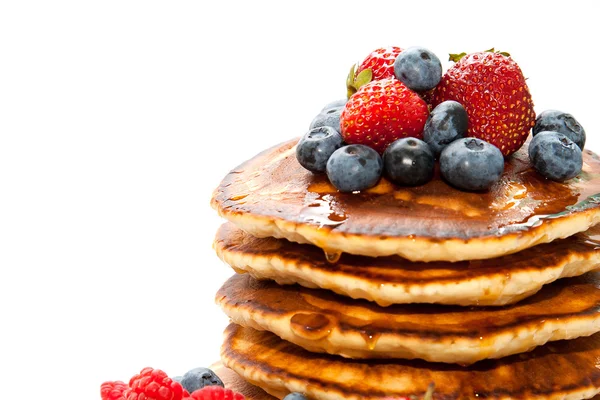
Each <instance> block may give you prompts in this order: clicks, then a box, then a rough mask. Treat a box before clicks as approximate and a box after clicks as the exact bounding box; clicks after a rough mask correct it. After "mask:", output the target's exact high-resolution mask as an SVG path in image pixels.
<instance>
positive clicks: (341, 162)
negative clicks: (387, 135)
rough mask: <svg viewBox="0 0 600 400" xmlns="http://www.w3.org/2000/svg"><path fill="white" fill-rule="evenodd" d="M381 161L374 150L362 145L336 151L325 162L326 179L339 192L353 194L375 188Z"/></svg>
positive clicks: (380, 169)
mask: <svg viewBox="0 0 600 400" xmlns="http://www.w3.org/2000/svg"><path fill="white" fill-rule="evenodd" d="M382 170H383V161H382V160H381V156H380V155H379V153H377V152H376V151H375V150H373V149H372V148H370V147H367V146H365V145H362V144H353V145H349V146H344V147H342V148H339V149H337V150H336V151H335V152H334V153H333V154H332V155H331V157H330V158H329V161H327V177H328V178H329V181H330V182H331V183H332V184H333V186H335V187H336V188H337V189H338V190H339V191H340V192H355V191H358V190H364V189H368V188H370V187H372V186H375V185H376V184H377V182H378V181H379V178H381V172H382Z"/></svg>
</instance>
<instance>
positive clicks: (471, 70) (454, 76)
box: [433, 49, 535, 157]
mask: <svg viewBox="0 0 600 400" xmlns="http://www.w3.org/2000/svg"><path fill="white" fill-rule="evenodd" d="M450 60H452V61H456V63H455V64H454V65H453V66H452V67H451V68H449V69H448V71H447V72H446V74H444V76H443V77H442V80H441V81H440V83H439V84H438V86H437V87H436V89H435V92H434V94H433V106H436V105H438V104H440V103H442V102H443V101H446V100H454V101H457V102H459V103H460V104H462V105H463V106H464V107H465V109H466V111H467V114H468V116H469V128H468V131H467V136H473V137H476V138H479V139H482V140H484V141H486V142H488V143H491V144H493V145H494V146H496V147H498V148H499V149H500V151H501V152H502V154H503V155H504V156H505V157H506V156H509V155H511V154H512V153H514V152H515V151H517V150H518V149H519V148H521V146H522V145H523V143H525V140H527V137H528V136H529V131H530V130H531V128H532V127H533V126H534V124H535V112H534V110H533V102H532V100H531V94H530V93H529V88H528V87H527V83H526V82H525V77H524V76H523V73H522V72H521V69H520V68H519V66H518V65H517V63H516V62H515V61H514V60H513V59H512V58H511V57H510V56H509V55H508V54H507V53H497V52H493V49H491V51H487V52H479V53H473V54H464V53H461V54H459V55H456V56H451V58H450Z"/></svg>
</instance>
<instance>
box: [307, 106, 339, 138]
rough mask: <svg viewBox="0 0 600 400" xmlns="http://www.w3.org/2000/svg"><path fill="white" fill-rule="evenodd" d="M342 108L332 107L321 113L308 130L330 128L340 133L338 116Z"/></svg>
mask: <svg viewBox="0 0 600 400" xmlns="http://www.w3.org/2000/svg"><path fill="white" fill-rule="evenodd" d="M343 110H344V107H343V106H342V107H333V108H329V109H327V110H324V111H321V112H320V113H319V114H318V115H317V116H316V117H315V118H314V119H313V120H312V122H311V123H310V127H309V129H313V128H318V127H319V126H330V127H332V128H333V129H335V130H336V131H338V132H339V131H340V114H341V113H342V111H343Z"/></svg>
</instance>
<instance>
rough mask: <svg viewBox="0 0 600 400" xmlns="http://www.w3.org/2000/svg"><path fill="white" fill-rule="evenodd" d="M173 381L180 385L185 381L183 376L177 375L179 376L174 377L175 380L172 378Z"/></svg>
mask: <svg viewBox="0 0 600 400" xmlns="http://www.w3.org/2000/svg"><path fill="white" fill-rule="evenodd" d="M171 379H172V380H173V381H175V382H179V383H181V380H182V379H183V376H181V375H177V376H174V377H173V378H171Z"/></svg>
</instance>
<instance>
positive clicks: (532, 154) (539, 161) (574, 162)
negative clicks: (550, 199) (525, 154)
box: [529, 131, 583, 182]
mask: <svg viewBox="0 0 600 400" xmlns="http://www.w3.org/2000/svg"><path fill="white" fill-rule="evenodd" d="M529 159H530V160H531V163H532V164H533V167H534V168H535V169H536V170H537V171H538V172H539V173H540V174H542V175H543V176H545V177H546V178H548V179H551V180H553V181H557V182H563V181H566V180H568V179H571V178H574V177H576V176H577V175H578V174H579V173H580V172H581V168H582V167H583V156H582V154H581V149H580V148H579V146H577V145H576V144H575V143H574V142H573V141H572V140H571V139H569V138H568V137H567V135H565V134H562V133H559V132H550V131H543V132H539V133H538V134H537V135H535V136H534V137H533V139H531V143H530V144H529Z"/></svg>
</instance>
